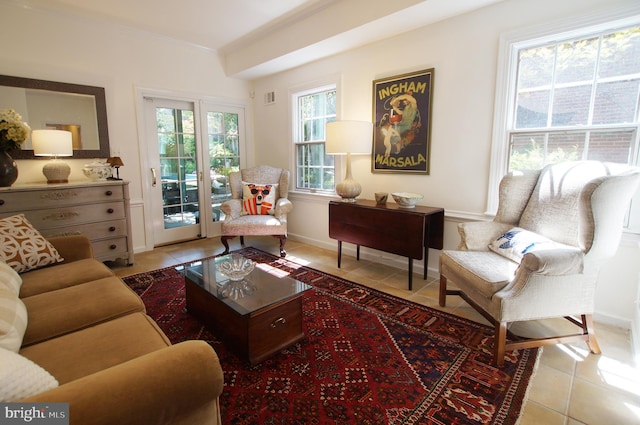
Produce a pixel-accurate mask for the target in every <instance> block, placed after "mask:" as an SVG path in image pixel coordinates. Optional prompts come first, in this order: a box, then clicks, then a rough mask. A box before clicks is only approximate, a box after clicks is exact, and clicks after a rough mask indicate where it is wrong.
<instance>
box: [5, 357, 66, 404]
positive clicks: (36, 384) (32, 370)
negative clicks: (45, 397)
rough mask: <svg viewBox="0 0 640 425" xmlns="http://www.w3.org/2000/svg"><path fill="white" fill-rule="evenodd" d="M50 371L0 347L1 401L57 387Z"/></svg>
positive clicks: (16, 398) (14, 399) (17, 398)
mask: <svg viewBox="0 0 640 425" xmlns="http://www.w3.org/2000/svg"><path fill="white" fill-rule="evenodd" d="M57 386H58V381H56V379H55V378H54V377H53V376H51V374H50V373H49V372H47V371H46V370H44V369H43V368H41V367H40V366H38V365H37V364H35V363H34V362H32V361H31V360H29V359H27V358H25V357H23V356H21V355H20V354H18V353H14V352H13V351H9V350H6V349H4V348H0V402H7V401H16V400H19V399H21V398H24V397H29V396H32V395H35V394H38V393H41V392H43V391H47V390H50V389H52V388H56V387H57Z"/></svg>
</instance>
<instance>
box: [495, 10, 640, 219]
mask: <svg viewBox="0 0 640 425" xmlns="http://www.w3.org/2000/svg"><path fill="white" fill-rule="evenodd" d="M503 50H504V52H503V54H504V55H505V56H508V57H506V58H503V66H502V68H503V69H502V70H501V74H502V75H499V76H498V78H499V81H500V79H501V78H502V77H503V76H506V78H502V79H503V81H506V82H505V83H504V84H505V86H503V88H502V89H501V88H500V87H498V90H497V93H498V94H497V96H504V97H505V100H504V101H501V100H500V99H497V100H496V123H495V129H494V152H493V163H492V182H491V186H492V190H491V191H490V192H491V193H490V197H491V198H490V201H489V210H490V211H494V210H495V208H496V207H497V187H498V182H499V179H500V178H501V177H502V175H504V174H505V173H506V172H508V171H512V170H525V169H540V168H542V167H544V166H545V165H548V164H552V163H558V162H563V161H573V160H583V159H589V160H599V161H610V162H617V163H623V164H629V165H636V164H638V163H639V159H638V155H639V154H638V152H639V147H638V145H639V129H640V121H639V109H640V104H639V102H640V20H638V19H636V21H635V22H629V21H626V22H618V23H617V24H612V25H610V26H608V27H607V26H602V25H600V26H599V27H598V28H595V27H594V28H589V29H583V30H580V31H575V30H574V31H572V32H571V33H566V34H554V35H551V36H543V37H537V38H535V39H532V40H522V41H512V42H506V43H505V41H504V40H503ZM501 93H502V94H501ZM501 102H502V107H501V105H500V103H501ZM636 198H637V197H636ZM637 201H638V202H640V199H638V200H637ZM639 207H640V206H638V207H635V205H634V208H639ZM636 215H640V210H639V211H638V212H637V214H636ZM630 217H631V215H630ZM628 225H629V226H630V227H634V226H635V227H638V225H640V223H635V224H633V223H628ZM636 231H640V228H638V229H636Z"/></svg>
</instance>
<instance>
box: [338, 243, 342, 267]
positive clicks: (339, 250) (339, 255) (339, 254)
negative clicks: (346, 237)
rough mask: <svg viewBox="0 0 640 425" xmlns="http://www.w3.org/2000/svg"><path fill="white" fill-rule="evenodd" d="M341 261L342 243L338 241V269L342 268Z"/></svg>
mask: <svg viewBox="0 0 640 425" xmlns="http://www.w3.org/2000/svg"><path fill="white" fill-rule="evenodd" d="M341 259H342V241H338V268H340V260H341Z"/></svg>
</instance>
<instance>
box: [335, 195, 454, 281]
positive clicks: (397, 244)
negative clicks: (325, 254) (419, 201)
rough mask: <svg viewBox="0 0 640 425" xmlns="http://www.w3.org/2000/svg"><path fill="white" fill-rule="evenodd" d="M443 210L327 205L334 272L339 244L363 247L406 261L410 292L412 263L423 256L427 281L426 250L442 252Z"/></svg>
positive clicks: (365, 202) (365, 203) (369, 203)
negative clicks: (334, 245) (334, 252)
mask: <svg viewBox="0 0 640 425" xmlns="http://www.w3.org/2000/svg"><path fill="white" fill-rule="evenodd" d="M443 236H444V209H442V208H434V207H423V206H416V207H415V208H400V207H398V205H397V204H395V203H390V204H384V205H378V204H376V202H375V201H369V200H357V201H356V202H352V203H350V202H341V201H331V202H329V237H330V238H331V239H337V240H338V268H340V263H341V258H342V242H349V243H353V244H356V245H357V247H356V253H357V259H358V260H360V246H361V245H362V246H366V247H369V248H373V249H378V250H380V251H385V252H389V253H392V254H397V255H402V256H404V257H408V259H409V290H412V274H413V260H414V259H416V260H420V259H422V258H423V255H424V276H423V278H424V279H426V278H427V262H428V259H429V248H433V249H442V245H443Z"/></svg>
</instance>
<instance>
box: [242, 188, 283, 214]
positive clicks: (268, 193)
mask: <svg viewBox="0 0 640 425" xmlns="http://www.w3.org/2000/svg"><path fill="white" fill-rule="evenodd" d="M277 193H278V185H277V184H260V183H247V182H242V213H243V214H249V215H266V214H273V207H274V206H275V203H276V199H277V198H276V196H277V195H276V194H277Z"/></svg>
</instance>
